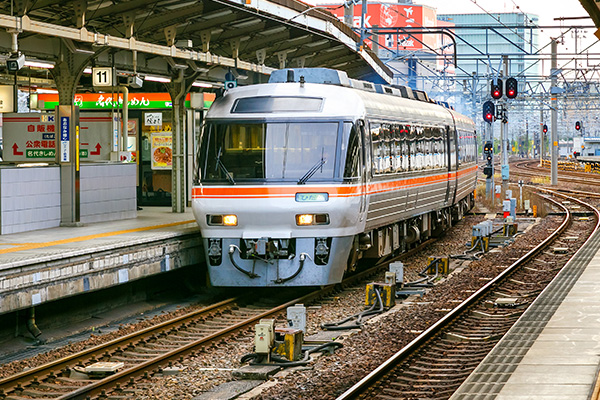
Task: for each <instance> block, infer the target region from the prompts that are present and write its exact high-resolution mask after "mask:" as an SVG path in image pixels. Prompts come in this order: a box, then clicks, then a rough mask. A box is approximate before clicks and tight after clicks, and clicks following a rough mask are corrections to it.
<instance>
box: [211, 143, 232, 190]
mask: <svg viewBox="0 0 600 400" xmlns="http://www.w3.org/2000/svg"><path fill="white" fill-rule="evenodd" d="M215 161H216V162H217V166H218V167H219V168H221V170H222V171H223V172H224V173H225V176H226V177H227V180H228V181H229V182H231V183H232V184H233V185H235V180H234V179H233V176H231V174H230V173H229V171H228V170H227V167H226V166H225V164H223V161H221V148H219V154H217V156H216V157H215ZM215 169H216V168H215Z"/></svg>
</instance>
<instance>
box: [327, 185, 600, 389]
mask: <svg viewBox="0 0 600 400" xmlns="http://www.w3.org/2000/svg"><path fill="white" fill-rule="evenodd" d="M546 191H547V192H551V191H549V190H546ZM553 194H556V195H557V196H559V197H565V198H568V197H569V196H566V195H562V194H558V193H553ZM544 199H546V200H548V201H550V202H553V203H554V204H555V205H557V206H558V207H560V208H562V209H563V210H564V211H565V213H566V214H565V218H564V220H563V222H562V223H561V225H560V226H559V227H558V228H557V229H556V230H555V231H554V232H553V233H552V234H551V235H550V236H548V237H547V238H546V239H545V240H544V241H542V242H541V243H540V244H539V245H537V246H536V247H534V248H533V249H531V250H530V251H529V252H527V254H525V255H523V256H522V257H521V258H519V259H518V260H517V261H515V262H514V263H513V264H512V265H510V266H509V267H508V268H506V269H505V270H504V271H503V272H501V273H500V274H499V275H498V276H496V277H495V278H494V279H492V280H491V281H490V282H488V283H487V284H486V285H484V286H483V287H481V288H480V289H479V290H477V291H476V292H475V293H473V294H472V295H471V296H470V297H469V298H467V299H466V300H465V301H463V302H462V303H461V304H459V305H458V306H457V307H456V308H454V309H453V310H452V311H450V312H448V314H446V315H445V316H444V317H442V318H441V319H439V320H438V321H437V322H436V323H434V324H433V325H432V326H431V327H429V328H428V329H427V330H425V331H424V332H423V333H421V334H420V335H419V336H417V337H416V338H415V339H413V340H412V341H411V342H410V343H409V344H407V345H406V346H405V347H403V348H402V349H401V350H400V351H398V352H397V353H396V354H394V355H393V356H392V357H390V358H389V359H388V360H386V361H385V362H384V363H383V364H381V365H380V366H379V367H377V368H376V369H375V370H373V371H372V372H371V373H369V374H368V375H367V376H365V377H364V378H363V379H361V380H360V381H359V382H357V383H356V384H355V385H353V386H352V387H350V388H349V389H348V390H346V391H345V392H344V393H343V394H342V395H341V396H339V397H338V398H337V399H336V400H348V399H354V398H357V397H358V396H359V395H360V394H361V393H363V392H364V390H365V389H366V388H368V387H370V386H372V385H373V383H374V382H376V381H378V380H379V379H380V378H381V377H382V376H383V375H385V374H386V373H387V372H388V371H390V370H391V369H392V368H394V367H395V366H396V365H398V364H400V363H401V362H403V361H404V360H406V359H407V358H408V357H409V356H410V355H411V354H413V353H414V352H415V351H416V350H417V349H418V348H420V347H421V346H422V345H424V344H425V343H427V342H428V341H429V340H430V339H431V338H432V337H433V336H435V335H436V334H438V333H440V332H441V331H442V330H443V329H445V328H446V327H447V326H449V325H450V324H451V323H452V322H453V321H455V320H456V319H458V318H459V317H460V316H461V315H462V314H463V313H464V312H465V311H466V310H468V309H469V308H471V307H472V306H473V305H475V304H476V303H477V302H478V301H479V300H480V299H481V298H483V297H484V296H485V295H486V294H488V293H489V291H490V290H491V289H493V288H494V287H495V286H497V285H498V284H499V283H500V282H501V281H503V280H504V279H505V278H506V277H508V276H509V275H511V274H512V273H513V272H514V271H515V270H516V269H517V268H519V267H520V266H521V265H522V264H524V263H525V262H527V261H530V260H531V259H533V258H534V257H535V256H537V255H538V254H539V253H540V252H541V251H542V250H543V249H545V248H546V247H547V246H548V245H549V244H550V243H551V242H552V241H553V240H555V239H556V238H557V237H558V236H559V235H560V234H561V233H562V232H564V231H565V230H566V229H567V227H568V226H569V224H570V222H571V212H570V211H569V209H568V208H566V207H565V206H564V205H562V204H560V203H558V202H557V201H555V200H552V199H550V198H548V197H544ZM571 199H573V201H576V202H578V203H581V204H582V205H585V206H588V207H591V206H589V205H587V204H586V203H583V202H580V201H578V200H576V199H574V198H571ZM592 209H593V210H594V212H595V214H596V217H597V221H596V227H595V229H594V233H595V232H596V231H597V230H598V226H599V223H600V214H598V210H596V209H595V208H594V207H592ZM594 233H592V235H593V234H594ZM590 237H591V236H590ZM588 240H589V239H588ZM586 243H587V241H586ZM584 246H585V244H584ZM584 246H582V247H584ZM579 251H581V249H580V250H579Z"/></svg>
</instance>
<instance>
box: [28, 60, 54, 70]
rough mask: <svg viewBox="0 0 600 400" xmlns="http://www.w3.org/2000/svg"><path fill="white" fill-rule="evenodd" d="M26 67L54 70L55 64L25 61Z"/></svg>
mask: <svg viewBox="0 0 600 400" xmlns="http://www.w3.org/2000/svg"><path fill="white" fill-rule="evenodd" d="M25 66H27V67H34V68H46V69H52V68H54V64H51V63H49V62H44V61H34V60H25Z"/></svg>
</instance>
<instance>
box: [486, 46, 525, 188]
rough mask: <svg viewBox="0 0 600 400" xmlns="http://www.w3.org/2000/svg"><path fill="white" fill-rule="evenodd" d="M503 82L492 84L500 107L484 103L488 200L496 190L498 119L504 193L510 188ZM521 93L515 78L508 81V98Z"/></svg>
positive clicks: (489, 102) (488, 102)
mask: <svg viewBox="0 0 600 400" xmlns="http://www.w3.org/2000/svg"><path fill="white" fill-rule="evenodd" d="M504 74H505V75H508V60H507V58H506V56H505V57H504ZM502 92H503V82H502V79H499V78H495V79H493V80H492V82H491V91H490V94H491V96H492V98H493V99H495V100H499V102H498V106H497V107H496V105H495V104H494V102H493V101H491V100H488V101H486V102H485V103H483V120H484V121H485V122H487V124H486V132H485V142H484V143H485V144H484V147H483V152H484V155H485V157H486V160H487V164H486V166H485V167H484V174H485V175H486V185H485V187H486V195H487V198H488V199H490V198H493V188H494V181H493V177H494V138H493V134H492V123H493V122H494V121H495V120H496V119H500V121H501V123H502V125H501V126H500V127H501V130H500V149H501V151H502V159H501V164H502V169H501V171H502V191H503V192H506V189H507V188H508V180H509V178H510V173H509V166H508V137H507V134H506V124H507V123H508V113H507V108H506V104H507V103H506V100H504V99H502V94H503V93H502ZM518 92H519V83H518V81H517V80H516V79H515V78H508V79H507V80H506V97H507V98H509V99H514V98H515V97H517V94H518Z"/></svg>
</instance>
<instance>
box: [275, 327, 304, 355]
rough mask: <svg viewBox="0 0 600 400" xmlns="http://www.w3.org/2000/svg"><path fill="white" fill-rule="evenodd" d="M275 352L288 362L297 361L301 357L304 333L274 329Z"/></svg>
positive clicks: (297, 330)
mask: <svg viewBox="0 0 600 400" xmlns="http://www.w3.org/2000/svg"><path fill="white" fill-rule="evenodd" d="M275 340H276V341H275V343H276V346H275V352H276V353H277V354H280V355H282V356H284V357H285V358H287V359H288V360H290V361H298V360H299V359H300V356H301V355H302V344H303V343H304V333H303V332H302V330H300V329H294V328H275Z"/></svg>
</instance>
